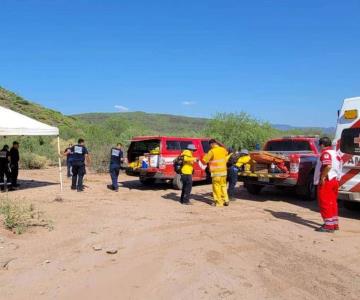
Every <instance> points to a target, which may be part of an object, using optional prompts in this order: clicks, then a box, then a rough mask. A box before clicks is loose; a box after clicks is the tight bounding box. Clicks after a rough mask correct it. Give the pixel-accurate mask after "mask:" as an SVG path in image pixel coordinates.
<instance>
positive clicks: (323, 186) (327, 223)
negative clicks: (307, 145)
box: [314, 137, 341, 232]
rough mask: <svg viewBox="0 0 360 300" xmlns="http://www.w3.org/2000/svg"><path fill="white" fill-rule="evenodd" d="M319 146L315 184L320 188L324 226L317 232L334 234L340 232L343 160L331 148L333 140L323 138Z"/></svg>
mask: <svg viewBox="0 0 360 300" xmlns="http://www.w3.org/2000/svg"><path fill="white" fill-rule="evenodd" d="M319 145H320V148H321V154H320V158H319V160H318V163H317V165H316V169H315V174H314V184H315V185H317V186H318V201H319V207H320V214H321V216H322V218H323V220H324V225H322V226H321V227H320V228H318V229H316V230H317V231H319V232H334V230H339V220H338V204H337V198H338V190H339V179H340V168H341V159H340V157H339V155H337V153H336V151H335V150H333V149H332V148H331V140H330V139H329V138H328V137H323V138H321V139H320V141H319Z"/></svg>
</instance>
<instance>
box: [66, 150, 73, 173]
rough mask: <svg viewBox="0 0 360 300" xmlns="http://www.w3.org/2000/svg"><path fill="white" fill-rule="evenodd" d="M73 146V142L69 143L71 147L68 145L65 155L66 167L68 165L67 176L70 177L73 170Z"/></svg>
mask: <svg viewBox="0 0 360 300" xmlns="http://www.w3.org/2000/svg"><path fill="white" fill-rule="evenodd" d="M72 146H73V144H69V147H67V148H66V149H65V151H64V155H65V156H66V167H67V177H68V178H70V177H71V176H72V172H71V161H72V153H71V151H70V152H69V150H70V149H71V147H72Z"/></svg>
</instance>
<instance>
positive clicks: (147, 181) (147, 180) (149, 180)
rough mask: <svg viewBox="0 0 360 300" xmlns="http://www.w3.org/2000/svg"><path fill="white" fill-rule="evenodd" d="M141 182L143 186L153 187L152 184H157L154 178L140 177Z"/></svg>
mask: <svg viewBox="0 0 360 300" xmlns="http://www.w3.org/2000/svg"><path fill="white" fill-rule="evenodd" d="M140 182H141V183H142V184H143V185H152V184H154V183H155V179H154V178H146V177H140Z"/></svg>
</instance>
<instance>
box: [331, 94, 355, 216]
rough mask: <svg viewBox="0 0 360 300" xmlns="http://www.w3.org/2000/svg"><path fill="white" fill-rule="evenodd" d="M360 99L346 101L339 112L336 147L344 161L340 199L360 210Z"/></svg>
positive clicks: (349, 206)
mask: <svg viewBox="0 0 360 300" xmlns="http://www.w3.org/2000/svg"><path fill="white" fill-rule="evenodd" d="M359 114H360V97H356V98H348V99H345V100H344V103H343V105H342V108H341V110H339V112H338V121H337V126H336V134H335V140H334V146H335V147H336V150H337V151H338V153H339V155H340V157H341V161H342V171H341V180H340V188H339V199H341V200H344V206H345V207H346V208H348V209H358V208H360V115H359Z"/></svg>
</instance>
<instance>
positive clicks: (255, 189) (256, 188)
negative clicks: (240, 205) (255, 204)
mask: <svg viewBox="0 0 360 300" xmlns="http://www.w3.org/2000/svg"><path fill="white" fill-rule="evenodd" d="M245 187H246V189H247V191H248V192H249V194H251V195H259V194H260V192H261V190H262V189H263V186H262V185H257V184H250V183H247V184H246V186H245Z"/></svg>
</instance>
